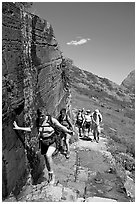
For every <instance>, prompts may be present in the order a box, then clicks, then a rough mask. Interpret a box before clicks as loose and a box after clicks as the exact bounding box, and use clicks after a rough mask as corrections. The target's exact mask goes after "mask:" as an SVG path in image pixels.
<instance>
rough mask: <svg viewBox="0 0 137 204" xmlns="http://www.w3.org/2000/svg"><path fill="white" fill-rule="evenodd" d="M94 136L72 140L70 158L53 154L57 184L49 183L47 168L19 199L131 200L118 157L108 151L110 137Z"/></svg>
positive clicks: (44, 200)
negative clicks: (119, 173)
mask: <svg viewBox="0 0 137 204" xmlns="http://www.w3.org/2000/svg"><path fill="white" fill-rule="evenodd" d="M92 139H93V135H90V137H89V138H79V139H78V141H76V142H74V143H73V144H71V146H70V150H71V153H70V158H69V159H66V158H65V157H64V155H62V154H60V153H59V154H58V155H57V156H56V157H54V170H55V175H56V183H55V184H54V185H48V183H47V173H48V172H47V170H46V168H45V169H44V173H43V175H42V177H41V178H39V181H38V183H37V184H36V185H28V186H25V187H24V189H23V191H22V192H21V193H20V195H19V196H18V197H17V200H16V201H29V202H33V201H34V202H37V201H40V202H48V201H51V202H128V201H129V198H128V197H127V193H126V189H125V188H124V185H123V183H122V181H121V180H120V178H119V177H118V176H117V174H116V172H115V169H114V165H115V161H114V159H113V157H112V156H111V154H110V152H108V151H107V146H106V144H107V139H106V138H105V137H103V136H101V137H100V141H99V143H96V142H95V141H93V140H92ZM12 199H13V198H11V200H12ZM8 201H10V199H9V200H8Z"/></svg>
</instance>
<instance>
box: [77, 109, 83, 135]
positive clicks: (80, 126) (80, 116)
mask: <svg viewBox="0 0 137 204" xmlns="http://www.w3.org/2000/svg"><path fill="white" fill-rule="evenodd" d="M83 112H84V111H83V110H81V109H79V110H78V113H77V118H76V125H77V126H78V129H79V137H81V136H82V135H81V133H82V132H83V133H84V130H83V124H84V113H83Z"/></svg>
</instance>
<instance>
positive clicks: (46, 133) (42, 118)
mask: <svg viewBox="0 0 137 204" xmlns="http://www.w3.org/2000/svg"><path fill="white" fill-rule="evenodd" d="M13 125H14V128H13V129H16V130H24V131H29V132H31V131H32V128H31V127H19V126H18V125H17V123H16V122H15V121H14V123H13ZM55 127H56V128H58V129H59V130H61V131H63V132H65V133H68V134H72V133H73V132H72V131H71V130H69V129H67V128H66V127H65V126H63V125H61V124H60V123H59V122H58V121H57V120H56V119H55V118H53V117H51V116H50V115H49V114H47V112H46V113H45V111H44V110H42V111H40V112H39V134H38V137H39V138H40V148H41V154H42V155H44V158H45V164H46V167H47V170H48V183H49V184H54V182H55V175H54V173H53V161H52V155H53V153H54V151H55V150H56V139H57V136H56V133H55Z"/></svg>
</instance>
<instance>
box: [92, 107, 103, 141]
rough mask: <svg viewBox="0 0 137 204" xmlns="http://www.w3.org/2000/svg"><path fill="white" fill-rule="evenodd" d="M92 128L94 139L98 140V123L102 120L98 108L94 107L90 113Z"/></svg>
mask: <svg viewBox="0 0 137 204" xmlns="http://www.w3.org/2000/svg"><path fill="white" fill-rule="evenodd" d="M91 117H92V130H93V136H94V140H95V141H96V142H99V134H100V123H101V122H102V115H101V113H100V112H99V110H98V109H96V110H95V111H94V112H93V113H92V114H91Z"/></svg>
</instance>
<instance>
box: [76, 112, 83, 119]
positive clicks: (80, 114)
mask: <svg viewBox="0 0 137 204" xmlns="http://www.w3.org/2000/svg"><path fill="white" fill-rule="evenodd" d="M77 121H83V115H82V113H78V115H77Z"/></svg>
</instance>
